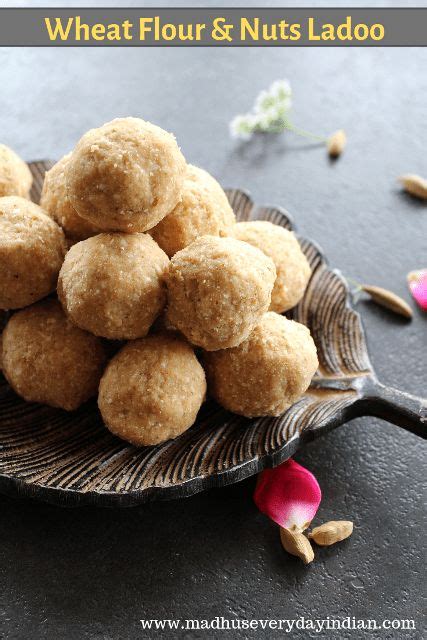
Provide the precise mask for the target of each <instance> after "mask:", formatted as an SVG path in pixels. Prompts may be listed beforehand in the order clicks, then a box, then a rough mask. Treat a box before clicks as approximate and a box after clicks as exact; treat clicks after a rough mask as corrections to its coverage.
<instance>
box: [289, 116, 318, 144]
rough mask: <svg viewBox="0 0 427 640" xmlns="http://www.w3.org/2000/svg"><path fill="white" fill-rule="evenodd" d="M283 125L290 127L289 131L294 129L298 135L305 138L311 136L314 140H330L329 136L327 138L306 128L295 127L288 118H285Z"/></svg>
mask: <svg viewBox="0 0 427 640" xmlns="http://www.w3.org/2000/svg"><path fill="white" fill-rule="evenodd" d="M283 126H284V127H285V128H286V129H288V130H289V131H293V132H294V133H296V134H297V135H299V136H303V137H304V138H311V139H312V140H318V141H319V142H327V141H328V138H325V137H324V136H318V135H316V134H315V133H311V132H310V131H306V130H305V129H300V128H299V127H295V126H294V125H293V124H292V123H291V122H289V121H288V120H284V121H283Z"/></svg>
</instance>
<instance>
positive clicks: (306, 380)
mask: <svg viewBox="0 0 427 640" xmlns="http://www.w3.org/2000/svg"><path fill="white" fill-rule="evenodd" d="M204 362H205V368H206V374H207V378H208V388H209V391H210V393H211V394H212V396H213V397H214V398H215V399H216V400H217V401H218V402H219V403H220V404H221V405H222V406H223V407H225V408H226V409H228V410H229V411H233V412H234V413H238V414H240V415H242V416H246V417H248V418H253V417H257V416H278V415H280V414H281V413H283V412H284V411H285V410H286V409H287V408H288V407H290V406H291V405H292V404H294V403H295V402H296V401H297V400H298V399H299V398H300V397H301V396H302V395H303V394H304V392H305V391H306V390H307V389H308V387H309V385H310V382H311V379H312V377H313V375H314V373H315V372H316V369H317V367H318V360H317V353H316V347H315V344H314V342H313V339H312V337H311V335H310V331H309V330H308V329H307V327H305V326H304V325H302V324H299V323H298V322H294V321H292V320H287V319H286V318H285V317H284V316H281V315H279V314H277V313H274V312H272V311H270V312H268V313H266V314H265V315H264V317H263V319H262V320H261V322H260V323H259V324H258V326H257V327H255V329H254V330H253V331H252V333H251V335H250V336H249V338H248V339H247V340H245V341H244V342H242V344H240V345H239V346H238V347H234V348H233V349H226V350H224V351H215V352H214V353H205V354H204Z"/></svg>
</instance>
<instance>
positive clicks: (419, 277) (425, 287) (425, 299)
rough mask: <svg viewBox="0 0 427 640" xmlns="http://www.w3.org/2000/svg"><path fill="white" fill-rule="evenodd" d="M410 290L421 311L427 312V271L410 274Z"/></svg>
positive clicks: (421, 270)
mask: <svg viewBox="0 0 427 640" xmlns="http://www.w3.org/2000/svg"><path fill="white" fill-rule="evenodd" d="M407 278H408V285H409V289H410V291H411V293H412V295H413V297H414V299H415V300H416V301H417V303H418V304H419V306H420V307H421V309H424V311H427V269H419V270H418V271H411V272H410V273H408V276H407Z"/></svg>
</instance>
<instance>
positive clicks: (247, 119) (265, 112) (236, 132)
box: [230, 80, 292, 140]
mask: <svg viewBox="0 0 427 640" xmlns="http://www.w3.org/2000/svg"><path fill="white" fill-rule="evenodd" d="M291 95H292V89H291V85H290V84H289V82H288V81H287V80H276V82H273V84H272V85H271V86H270V87H269V88H268V89H267V90H263V91H260V93H259V94H258V96H257V97H256V100H255V104H254V106H253V109H252V111H250V112H249V113H246V114H241V115H238V116H236V117H235V118H234V119H233V120H232V121H231V123H230V134H231V136H232V137H234V138H241V139H243V140H249V138H250V137H251V136H252V134H253V133H254V132H255V131H264V132H267V133H268V132H277V131H281V130H282V131H283V130H285V129H286V128H288V127H287V126H286V123H287V122H288V120H289V119H288V112H289V110H290V108H291V105H292V102H291Z"/></svg>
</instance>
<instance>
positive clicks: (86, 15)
mask: <svg viewBox="0 0 427 640" xmlns="http://www.w3.org/2000/svg"><path fill="white" fill-rule="evenodd" d="M0 46H2V47H11V46H21V47H22V46H30V47H46V46H53V47H75V46H78V47H93V46H101V47H104V46H105V47H117V46H119V47H123V46H127V47H189V46H190V47H204V46H216V47H292V46H304V47H310V46H313V47H316V46H326V47H337V46H339V47H345V46H351V47H363V46H365V47H366V46H376V47H378V46H380V47H396V46H398V47H410V46H413V47H424V46H427V8H426V9H409V8H404V9H403V8H402V9H391V8H375V9H374V8H370V9H353V8H340V9H332V8H331V9H328V8H322V9H317V8H316V9H314V8H313V9H310V8H307V7H306V8H304V9H301V8H300V9H296V8H295V9H294V8H281V9H280V8H279V9H278V8H275V9H269V8H259V9H244V8H239V9H237V8H222V9H219V8H218V9H215V8H209V9H206V8H205V9H200V8H185V9H184V8H162V9H160V8H159V9H145V8H143V7H141V8H138V9H135V8H134V9H130V8H129V9H124V8H121V9H111V8H105V9H101V8H93V9H88V8H85V9H83V8H82V9H79V8H73V9H65V8H64V9H58V8H49V9H47V8H45V9H43V8H37V9H28V8H25V9H0Z"/></svg>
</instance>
